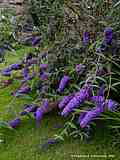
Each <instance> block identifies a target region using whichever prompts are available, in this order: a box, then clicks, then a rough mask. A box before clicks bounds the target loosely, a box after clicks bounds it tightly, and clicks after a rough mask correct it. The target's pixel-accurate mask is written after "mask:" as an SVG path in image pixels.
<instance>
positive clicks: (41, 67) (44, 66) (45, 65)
mask: <svg viewBox="0 0 120 160" xmlns="http://www.w3.org/2000/svg"><path fill="white" fill-rule="evenodd" d="M47 68H48V64H45V63H44V64H40V69H47Z"/></svg>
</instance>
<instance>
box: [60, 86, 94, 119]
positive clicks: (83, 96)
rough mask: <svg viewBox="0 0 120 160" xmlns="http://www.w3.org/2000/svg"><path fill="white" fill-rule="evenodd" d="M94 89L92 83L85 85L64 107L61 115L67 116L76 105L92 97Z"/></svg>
mask: <svg viewBox="0 0 120 160" xmlns="http://www.w3.org/2000/svg"><path fill="white" fill-rule="evenodd" d="M91 94H92V89H91V86H90V85H88V84H87V85H85V86H83V88H81V90H80V91H79V92H77V93H76V94H75V95H74V97H73V98H72V99H71V100H70V102H69V103H68V104H67V105H66V107H65V108H64V109H63V111H62V113H61V115H62V116H67V115H68V114H69V113H70V112H72V111H74V109H75V108H76V107H78V106H79V105H81V104H82V103H83V102H84V101H85V100H88V99H89V98H90V97H91Z"/></svg>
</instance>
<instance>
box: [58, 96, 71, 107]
mask: <svg viewBox="0 0 120 160" xmlns="http://www.w3.org/2000/svg"><path fill="white" fill-rule="evenodd" d="M73 96H74V95H68V96H64V97H63V99H62V100H61V101H60V103H59V104H58V107H59V109H62V108H64V107H65V106H66V105H67V104H68V102H69V101H70V100H71V99H72V98H73Z"/></svg>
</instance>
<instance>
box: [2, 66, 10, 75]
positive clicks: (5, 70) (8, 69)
mask: <svg viewBox="0 0 120 160" xmlns="http://www.w3.org/2000/svg"><path fill="white" fill-rule="evenodd" d="M11 71H12V69H11V68H9V67H8V68H5V69H4V70H3V71H2V75H3V76H11Z"/></svg>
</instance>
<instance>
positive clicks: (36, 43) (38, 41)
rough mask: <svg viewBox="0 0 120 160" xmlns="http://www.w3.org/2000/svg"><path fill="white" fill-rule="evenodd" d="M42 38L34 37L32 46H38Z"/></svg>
mask: <svg viewBox="0 0 120 160" xmlns="http://www.w3.org/2000/svg"><path fill="white" fill-rule="evenodd" d="M40 40H41V38H40V37H33V39H32V46H34V47H35V46H37V45H39V43H40Z"/></svg>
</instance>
